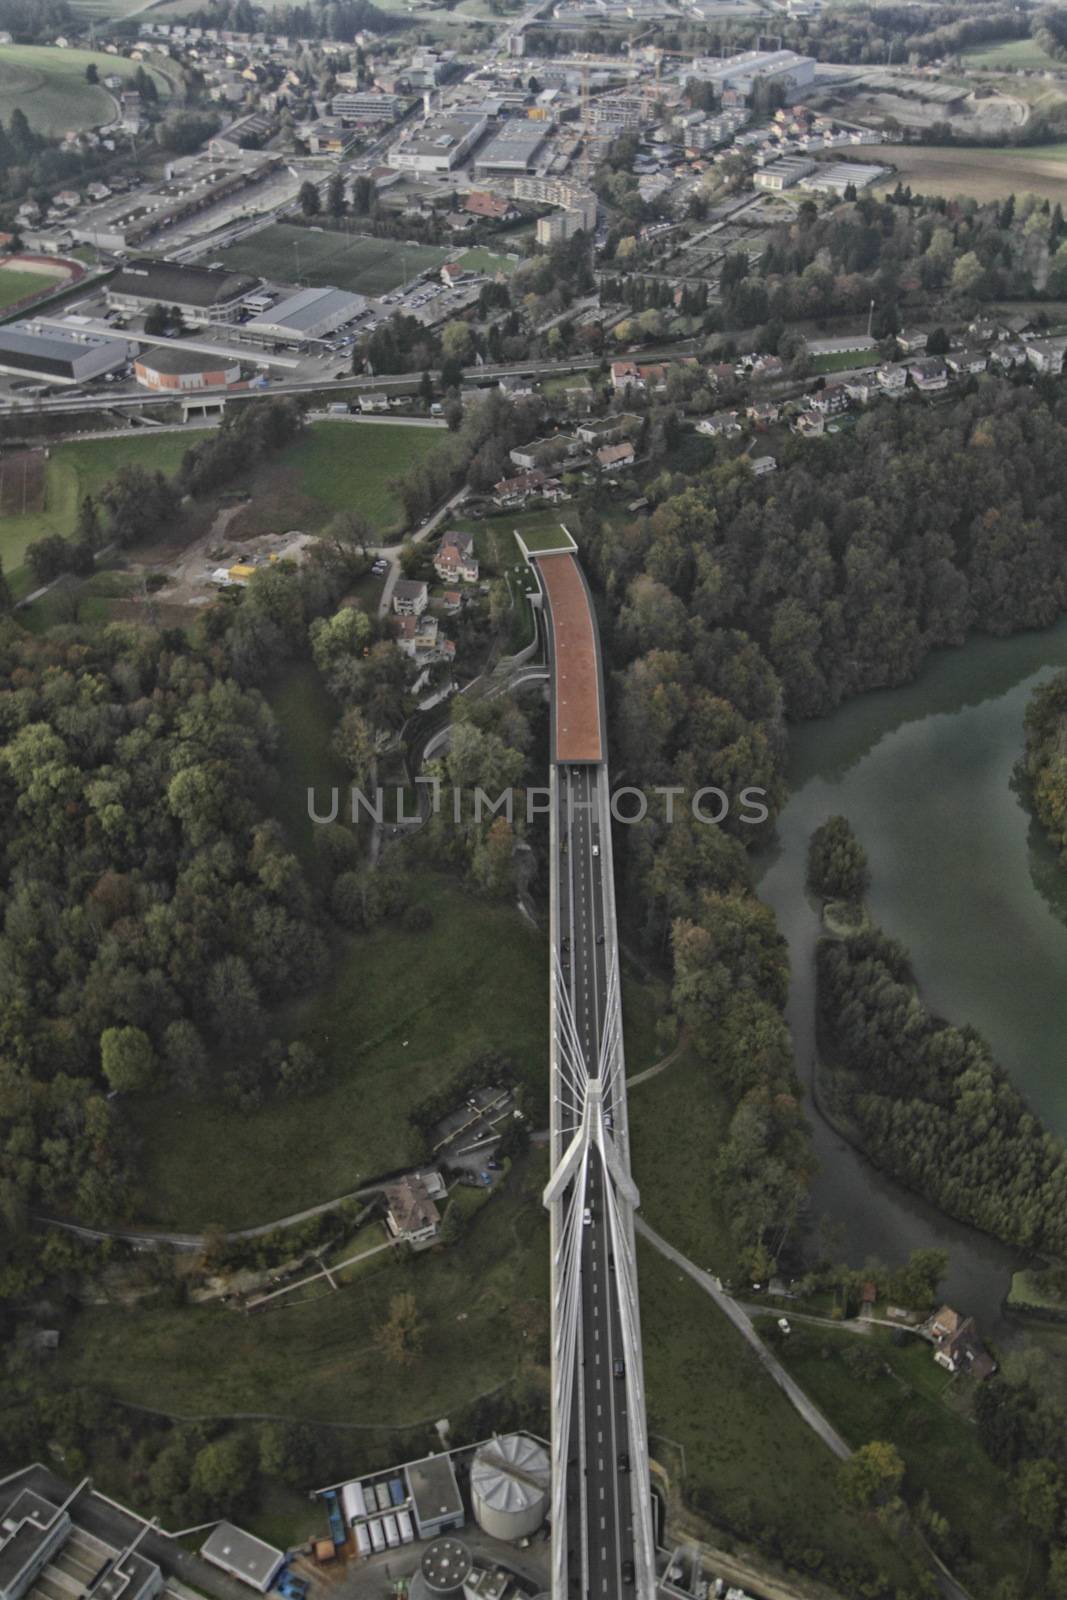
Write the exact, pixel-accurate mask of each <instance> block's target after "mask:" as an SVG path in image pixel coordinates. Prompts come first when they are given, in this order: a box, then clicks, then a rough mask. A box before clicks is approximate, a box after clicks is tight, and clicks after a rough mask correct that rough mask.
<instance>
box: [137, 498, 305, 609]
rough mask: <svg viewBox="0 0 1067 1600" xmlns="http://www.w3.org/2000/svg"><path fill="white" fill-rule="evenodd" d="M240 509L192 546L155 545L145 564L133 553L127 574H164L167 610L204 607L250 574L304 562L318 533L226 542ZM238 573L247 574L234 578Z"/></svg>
mask: <svg viewBox="0 0 1067 1600" xmlns="http://www.w3.org/2000/svg"><path fill="white" fill-rule="evenodd" d="M239 509H240V508H239V507H230V508H227V510H225V511H222V512H220V513H219V515H218V516H217V517H216V518H215V521H214V522H213V524H212V526H211V528H210V530H209V531H208V532H207V533H206V534H203V535H201V537H200V538H197V539H194V540H193V541H192V543H191V544H187V545H184V546H181V547H173V548H167V547H166V546H163V547H160V546H158V545H157V546H153V548H152V550H151V552H150V553H149V552H146V553H145V557H144V559H143V560H139V559H137V553H136V552H134V554H133V558H132V559H131V560H130V562H129V565H128V567H127V570H128V571H129V572H131V573H134V574H136V575H138V576H143V577H146V578H147V577H150V576H151V575H152V574H158V573H162V574H164V575H165V576H166V579H167V583H166V586H165V587H164V588H162V589H160V590H159V599H160V601H161V602H162V603H163V604H164V605H166V606H167V607H168V608H169V607H183V606H205V605H209V604H210V602H211V601H212V600H215V599H217V598H218V595H219V592H220V590H223V589H226V588H231V587H241V586H243V584H245V583H247V581H248V576H247V569H255V568H257V567H261V566H270V565H273V564H274V563H275V562H277V561H297V562H299V561H303V560H304V559H305V552H306V550H307V547H308V546H309V545H310V544H314V543H315V540H316V535H315V534H310V533H300V532H298V531H296V530H292V531H290V532H288V533H264V534H259V535H256V536H255V537H252V538H247V539H234V538H227V535H226V529H227V525H228V523H229V522H230V521H231V520H232V519H233V517H234V516H235V514H236V512H237V511H238V510H239ZM235 568H239V569H244V570H242V571H240V572H238V574H237V575H236V576H231V574H232V573H233V571H234V569H235Z"/></svg>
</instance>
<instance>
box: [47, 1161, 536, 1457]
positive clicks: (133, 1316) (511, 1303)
mask: <svg viewBox="0 0 1067 1600" xmlns="http://www.w3.org/2000/svg"><path fill="white" fill-rule="evenodd" d="M546 1177H547V1170H546V1162H545V1159H544V1157H543V1155H541V1154H537V1155H534V1156H532V1157H530V1158H528V1159H527V1160H525V1161H522V1162H519V1163H517V1164H516V1165H515V1167H514V1168H513V1169H512V1172H511V1174H510V1176H509V1178H508V1181H507V1183H506V1184H505V1186H504V1187H503V1189H502V1190H501V1192H500V1193H499V1194H498V1195H497V1196H496V1197H495V1199H494V1200H493V1201H492V1203H491V1204H489V1205H487V1206H484V1207H483V1208H482V1209H481V1210H480V1211H479V1212H478V1213H477V1214H476V1215H475V1216H472V1217H471V1218H470V1220H469V1222H468V1225H467V1229H466V1231H465V1233H464V1236H463V1238H462V1240H461V1241H460V1242H459V1243H458V1244H457V1245H455V1246H453V1247H452V1248H450V1249H448V1250H442V1251H440V1252H433V1253H430V1254H426V1255H419V1256H405V1255H401V1254H400V1253H399V1252H389V1253H383V1255H381V1256H380V1257H377V1258H376V1261H377V1263H378V1264H377V1265H375V1266H370V1267H368V1268H367V1270H365V1271H364V1272H363V1273H361V1274H360V1276H359V1278H358V1279H357V1280H356V1283H355V1285H353V1286H352V1287H349V1288H346V1289H343V1290H341V1291H340V1292H339V1293H336V1294H326V1295H322V1296H318V1297H316V1298H314V1299H310V1300H308V1301H306V1302H305V1303H302V1304H295V1303H293V1302H292V1301H289V1302H287V1301H282V1302H280V1304H279V1306H278V1308H277V1309H274V1310H271V1311H266V1312H261V1313H259V1314H257V1315H256V1316H254V1317H245V1316H237V1315H235V1314H234V1312H233V1311H229V1310H226V1309H224V1308H221V1307H211V1308H199V1307H184V1308H181V1309H175V1308H173V1307H168V1306H160V1305H149V1306H144V1307H140V1308H133V1307H127V1306H121V1307H119V1306H116V1307H114V1308H110V1307H109V1308H104V1307H100V1308H95V1307H94V1308H92V1309H88V1310H86V1311H85V1312H83V1313H81V1314H80V1315H78V1317H77V1318H76V1319H75V1321H74V1322H73V1325H72V1327H71V1329H70V1331H69V1333H68V1334H67V1335H66V1336H65V1338H64V1341H63V1361H64V1371H63V1376H64V1377H65V1378H67V1379H68V1380H70V1381H72V1382H74V1383H77V1384H83V1383H84V1384H91V1385H94V1386H100V1387H103V1388H105V1389H107V1390H108V1391H110V1392H111V1393H112V1394H114V1395H116V1396H117V1397H118V1398H120V1399H124V1400H130V1401H133V1402H135V1403H139V1404H143V1405H146V1406H150V1407H152V1408H154V1409H158V1410H161V1411H166V1412H169V1413H172V1414H173V1413H179V1414H183V1415H203V1414H210V1415H221V1416H231V1415H233V1414H234V1413H235V1412H241V1411H245V1412H257V1411H262V1412H271V1413H276V1414H281V1415H284V1416H288V1417H292V1418H298V1419H301V1420H305V1421H309V1422H310V1421H322V1422H327V1423H356V1424H358V1425H359V1426H358V1431H355V1432H353V1435H352V1452H353V1456H352V1464H353V1470H358V1468H359V1467H360V1466H361V1465H362V1463H361V1462H360V1460H359V1456H360V1451H361V1449H363V1448H364V1447H365V1444H366V1443H368V1442H372V1441H373V1440H374V1437H375V1431H376V1430H381V1431H382V1433H384V1432H386V1431H388V1432H393V1431H395V1430H398V1429H410V1430H412V1432H411V1441H410V1453H411V1454H415V1453H416V1452H417V1451H418V1450H419V1449H421V1448H423V1447H425V1448H429V1447H430V1445H431V1443H432V1442H433V1440H434V1439H435V1438H436V1436H435V1435H434V1434H433V1424H434V1422H435V1421H436V1419H437V1418H438V1417H442V1416H449V1417H452V1419H453V1421H458V1419H459V1417H460V1416H461V1415H462V1412H463V1410H464V1408H465V1407H466V1406H468V1405H469V1404H470V1403H471V1402H472V1401H474V1400H476V1399H477V1398H478V1397H479V1396H480V1395H482V1394H484V1393H487V1392H489V1391H491V1390H493V1389H495V1388H497V1387H498V1386H499V1385H502V1384H506V1383H507V1382H508V1381H509V1380H511V1379H514V1378H515V1377H516V1376H517V1374H518V1373H519V1372H520V1371H521V1370H522V1368H523V1367H524V1366H526V1365H527V1363H528V1360H529V1355H530V1354H533V1355H534V1356H537V1357H541V1358H543V1348H542V1347H543V1343H544V1340H543V1337H542V1338H540V1339H538V1338H535V1337H532V1338H530V1339H527V1340H524V1339H523V1338H522V1336H521V1331H520V1330H519V1329H517V1327H516V1317H517V1315H518V1310H517V1308H521V1307H525V1306H529V1307H530V1314H531V1319H533V1318H534V1317H535V1316H536V1317H537V1318H538V1319H539V1320H540V1322H541V1323H542V1325H543V1324H544V1323H545V1314H546V1312H547V1304H548V1221H547V1214H546V1212H545V1210H544V1207H543V1206H542V1203H541V1186H542V1184H543V1183H544V1180H545V1178H546ZM407 1290H410V1291H411V1292H412V1293H413V1294H414V1295H415V1298H416V1302H417V1304H418V1309H419V1313H420V1315H421V1316H422V1318H423V1319H424V1321H425V1322H426V1324H427V1346H426V1351H425V1354H424V1358H423V1359H421V1360H419V1361H417V1362H416V1363H415V1364H414V1365H413V1366H410V1367H406V1368H401V1367H397V1366H394V1365H391V1364H390V1363H389V1362H387V1361H384V1360H383V1358H382V1356H381V1355H380V1354H379V1352H378V1351H377V1349H376V1347H375V1345H374V1335H375V1332H376V1330H377V1329H378V1328H379V1327H380V1326H381V1324H382V1322H383V1321H384V1320H385V1317H386V1315H387V1313H388V1306H389V1300H390V1298H391V1297H392V1296H393V1295H395V1294H400V1293H403V1292H405V1291H407ZM474 1352H477V1360H474V1359H472V1356H473V1353H474Z"/></svg>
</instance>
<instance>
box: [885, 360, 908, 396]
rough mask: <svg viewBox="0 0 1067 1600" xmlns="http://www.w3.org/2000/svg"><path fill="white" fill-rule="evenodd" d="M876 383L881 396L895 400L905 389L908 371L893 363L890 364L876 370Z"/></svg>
mask: <svg viewBox="0 0 1067 1600" xmlns="http://www.w3.org/2000/svg"><path fill="white" fill-rule="evenodd" d="M877 381H878V387H879V389H880V390H881V392H882V394H888V395H891V396H893V398H896V397H897V396H899V395H902V394H903V393H904V390H905V389H906V388H907V384H908V369H907V367H903V366H900V365H898V363H897V362H895V361H894V362H891V363H890V364H889V365H888V366H885V367H879V368H878V373H877Z"/></svg>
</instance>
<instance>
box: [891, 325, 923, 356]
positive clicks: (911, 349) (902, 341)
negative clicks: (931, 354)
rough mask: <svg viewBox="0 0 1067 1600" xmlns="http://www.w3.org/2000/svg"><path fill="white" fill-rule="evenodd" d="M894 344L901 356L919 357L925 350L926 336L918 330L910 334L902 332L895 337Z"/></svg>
mask: <svg viewBox="0 0 1067 1600" xmlns="http://www.w3.org/2000/svg"><path fill="white" fill-rule="evenodd" d="M896 342H897V349H898V350H899V351H900V353H901V355H905V356H921V355H922V354H923V352H924V351H925V349H926V334H925V333H920V332H919V331H918V330H913V331H912V332H911V333H908V332H906V331H903V330H902V331H901V332H900V333H898V334H897V335H896Z"/></svg>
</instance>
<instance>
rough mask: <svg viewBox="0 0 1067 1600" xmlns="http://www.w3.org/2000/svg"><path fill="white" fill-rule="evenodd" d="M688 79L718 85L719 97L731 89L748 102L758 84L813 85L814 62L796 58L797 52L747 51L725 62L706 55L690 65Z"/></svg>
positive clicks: (808, 57) (687, 70) (798, 56)
mask: <svg viewBox="0 0 1067 1600" xmlns="http://www.w3.org/2000/svg"><path fill="white" fill-rule="evenodd" d="M686 76H687V77H690V78H699V79H700V81H701V82H702V83H711V84H715V85H717V87H718V89H719V93H720V94H721V93H722V91H723V90H724V89H732V90H733V91H734V93H735V94H739V95H742V96H744V98H745V99H747V98H748V97H749V95H751V93H752V91H753V90H754V89H755V87H756V85H757V84H758V83H784V84H785V85H786V86H787V87H788V88H791V89H799V88H801V87H802V86H803V85H805V84H809V83H811V82H812V81H813V80H814V77H815V61H814V58H813V57H811V56H801V55H797V53H796V51H795V50H744V51H742V52H741V54H740V55H736V56H728V57H727V59H726V60H725V61H720V60H719V59H718V58H717V57H715V56H703V57H701V58H700V59H698V60H695V61H693V62H692V63H691V65H690V66H689V67H688V68H687V69H686Z"/></svg>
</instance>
